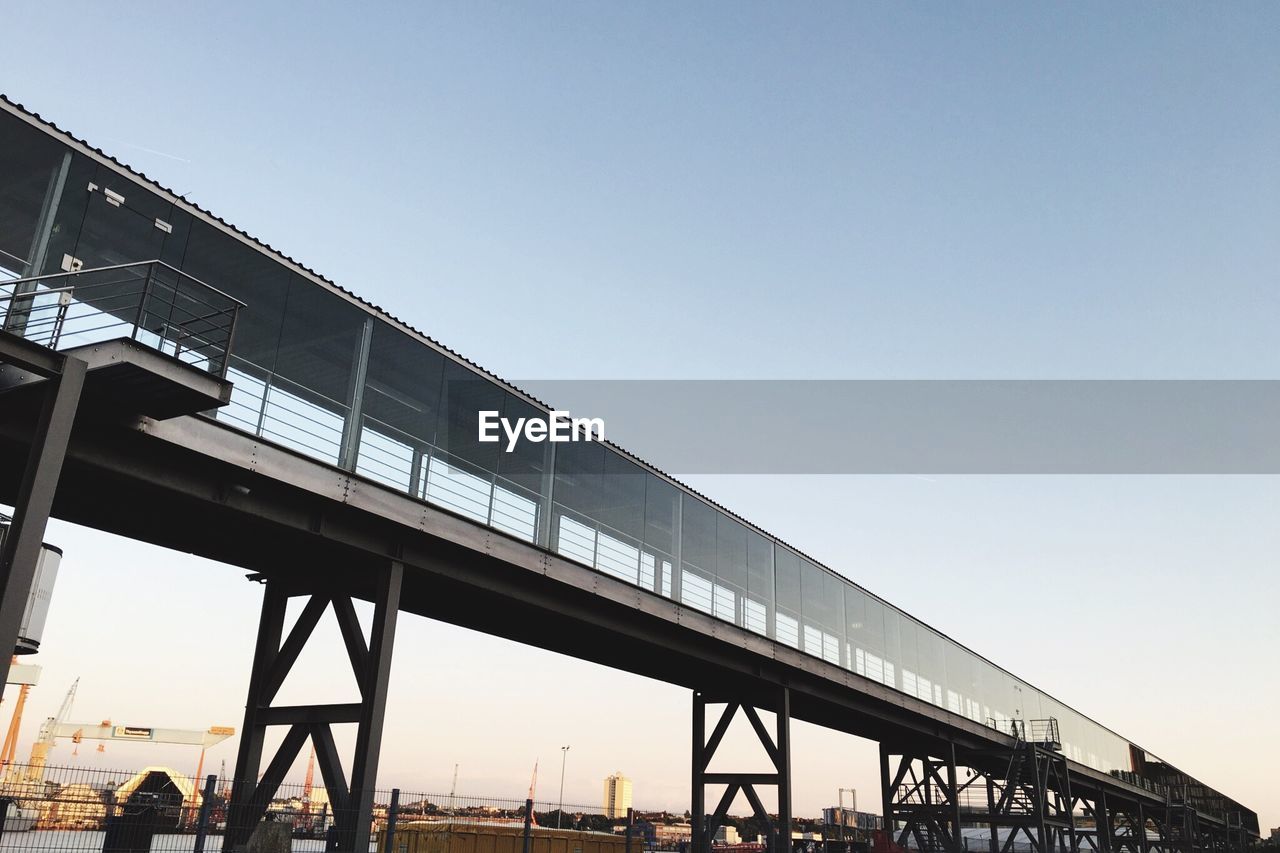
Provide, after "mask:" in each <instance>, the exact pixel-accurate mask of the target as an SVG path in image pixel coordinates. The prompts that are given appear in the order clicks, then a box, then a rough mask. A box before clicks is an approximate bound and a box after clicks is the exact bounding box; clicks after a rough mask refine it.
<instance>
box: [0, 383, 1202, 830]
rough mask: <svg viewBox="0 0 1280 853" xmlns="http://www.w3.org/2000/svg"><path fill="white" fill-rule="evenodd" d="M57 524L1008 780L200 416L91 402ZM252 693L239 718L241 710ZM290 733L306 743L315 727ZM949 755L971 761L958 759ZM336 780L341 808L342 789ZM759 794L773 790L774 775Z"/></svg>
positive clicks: (1090, 773)
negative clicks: (390, 605)
mask: <svg viewBox="0 0 1280 853" xmlns="http://www.w3.org/2000/svg"><path fill="white" fill-rule="evenodd" d="M37 399H38V395H37ZM38 411H39V410H38V406H37V407H35V408H32V409H27V408H26V407H24V406H20V405H7V406H4V407H0V501H3V502H6V503H13V502H14V501H15V500H16V498H17V496H18V494H19V490H20V487H21V484H22V482H23V476H24V471H25V470H26V460H27V457H28V453H27V451H28V449H29V443H30V440H31V437H32V434H33V428H34V426H33V425H34V424H36V423H37V419H36V416H37V415H38ZM52 513H53V515H54V516H55V517H57V518H61V519H64V520H67V521H71V522H74V523H77V524H82V525H85V526H88V527H93V528H97V529H100V530H104V531H107V532H110V533H114V534H118V535H122V536H126V537H129V538H132V539H137V540H140V541H144V542H149V543H153V544H156V545H160V546H164V547H167V548H172V549H175V550H179V551H184V552H191V553H194V554H198V555H200V556H202V557H206V558H209V559H212V560H216V561H219V562H223V563H229V564H233V565H236V566H240V567H243V568H244V569H247V570H249V571H251V572H255V573H259V574H261V575H262V576H264V577H265V578H266V579H268V581H269V587H270V589H272V590H274V592H273V593H272V594H273V595H276V596H290V595H306V596H312V597H315V600H316V601H326V602H335V604H334V606H335V607H344V605H340V604H338V603H337V602H340V601H343V600H345V599H349V598H358V599H362V600H366V601H373V602H377V603H384V604H385V603H386V602H387V601H388V598H387V596H388V593H387V586H386V584H387V580H386V579H387V577H388V572H394V573H396V575H397V577H398V578H399V580H400V587H399V590H398V603H399V609H401V610H404V611H408V612H411V613H416V614H419V615H423V616H427V617H430V618H433V619H439V620H442V621H446V622H452V623H456V624H459V625H463V626H466V627H468V628H472V629H476V630H480V631H484V632H487V633H490V634H494V635H497V636H501V637H506V638H509V639H512V640H516V641H519V642H523V643H528V644H530V645H534V646H539V647H542V648H546V649H550V650H552V651H556V652H561V653H564V654H568V655H572V656H574V657H577V658H581V659H584V660H589V661H594V662H598V663H601V664H604V665H607V666H609V667H613V668H616V669H622V670H626V671H630V672H633V673H637V674H640V675H644V676H648V677H651V678H655V679H659V680H661V681H665V682H669V683H672V684H677V685H682V686H684V687H687V688H690V689H692V690H695V691H698V692H699V693H701V694H703V695H707V696H715V697H717V699H716V701H724V702H733V703H738V704H739V705H740V706H742V707H757V708H765V709H769V708H774V707H777V704H778V702H779V698H778V697H779V696H780V695H783V693H782V692H781V691H784V690H785V695H786V697H787V702H788V704H789V711H790V714H789V717H794V718H796V719H801V720H805V721H808V722H812V723H816V724H818V725H822V726H825V727H829V728H833V729H837V730H840V731H844V732H848V733H850V734H854V735H858V736H861V737H866V738H870V739H873V740H876V741H879V742H881V743H882V744H886V745H887V748H889V749H891V750H894V752H893V753H892V754H894V755H909V756H912V758H913V759H920V758H925V759H928V758H930V757H932V758H935V759H936V758H938V757H942V758H944V759H946V760H947V761H949V762H952V765H953V766H952V767H950V768H949V769H948V768H944V769H943V770H939V768H938V767H937V766H936V765H935V766H932V768H931V769H930V768H928V767H924V765H921V766H922V767H923V768H924V769H923V770H922V772H924V773H925V776H926V778H928V779H931V780H932V783H935V784H938V785H940V786H942V787H943V788H948V789H955V788H956V786H957V785H959V784H960V783H961V781H962V780H960V779H959V778H958V777H957V778H951V777H952V776H954V773H955V772H956V771H955V769H954V768H955V767H956V766H970V767H973V768H975V769H978V770H981V771H982V773H984V774H986V775H985V776H984V779H987V780H988V782H989V784H991V785H997V786H998V785H1001V784H1006V783H1007V782H1008V780H1009V778H1010V776H1009V775H1008V774H1009V771H1008V768H1007V763H1006V764H1005V765H1003V766H1002V765H1000V762H999V760H997V759H995V758H991V757H990V756H992V755H996V754H999V753H1000V751H1001V750H1003V751H1004V754H1005V755H1006V756H1007V754H1008V753H1009V750H1010V749H1011V748H1012V747H1013V745H1014V743H1015V742H1014V739H1013V738H1010V737H1008V736H1006V735H1004V734H1001V733H999V732H996V731H994V730H993V729H991V728H988V727H987V726H984V725H982V724H980V723H977V722H974V721H972V720H969V719H967V718H965V717H962V716H959V715H955V714H951V713H949V712H947V711H945V710H943V709H940V708H937V707H935V706H933V705H931V704H929V703H926V702H922V701H920V700H917V699H914V698H912V697H909V696H906V695H903V694H902V693H899V692H897V691H895V690H892V689H890V688H888V687H885V686H883V685H879V684H875V683H872V682H870V681H868V680H866V679H864V678H862V677H860V676H858V675H856V674H855V673H852V672H849V671H847V670H845V669H843V668H841V667H838V666H834V665H832V664H829V663H826V662H824V661H822V660H818V659H816V658H813V657H810V656H808V655H804V654H802V653H801V652H799V651H797V650H794V649H791V648H788V647H786V646H781V645H779V644H777V643H775V642H773V641H771V640H769V639H768V638H765V637H759V636H755V635H752V634H747V633H745V632H743V631H742V630H740V629H738V628H736V627H734V626H732V625H726V624H724V623H723V622H720V621H718V620H715V619H713V618H712V617H710V616H707V615H705V614H702V613H700V612H697V611H694V610H691V609H689V608H686V607H683V606H682V605H680V604H678V603H676V602H673V601H669V600H666V599H662V598H659V597H657V596H654V595H651V594H649V593H646V592H643V591H641V590H638V589H636V588H634V587H632V586H630V585H628V584H625V583H623V582H622V581H618V580H614V579H612V578H609V577H607V576H604V575H601V574H600V573H598V572H595V571H592V570H591V569H588V568H586V567H585V566H581V565H578V564H576V563H573V562H571V561H568V560H565V559H562V558H560V557H558V556H556V555H554V554H550V553H548V552H546V551H543V550H541V549H539V548H536V547H534V546H532V545H529V544H526V543H523V542H519V541H515V540H512V539H509V538H507V537H505V536H502V535H501V534H498V533H495V532H493V531H491V530H489V529H486V528H484V527H482V526H480V525H477V524H474V523H472V522H469V521H466V520H464V519H460V518H458V517H456V516H453V515H451V514H449V513H447V512H444V511H442V510H438V509H435V508H433V507H431V506H428V505H425V504H423V503H421V502H419V501H417V500H414V499H411V498H409V497H407V496H404V495H401V494H399V493H396V492H393V491H391V490H388V489H385V488H382V487H380V486H377V485H373V484H370V483H368V482H366V481H363V480H361V479H359V478H356V477H354V476H352V475H350V474H347V473H345V472H343V471H341V470H339V469H337V468H334V467H332V466H329V465H326V464H322V463H319V462H315V461H312V460H309V459H307V458H305V457H302V456H299V455H297V454H294V453H291V452H288V451H285V450H282V449H280V448H277V447H274V446H271V445H268V444H264V443H262V442H260V441H258V440H256V439H254V438H252V437H249V436H246V435H244V434H242V433H239V432H236V431H235V430H232V429H228V428H226V427H224V426H221V425H219V424H217V423H214V422H212V421H209V420H206V419H203V418H199V417H178V418H173V419H171V420H165V421H158V420H153V419H149V418H141V417H132V416H124V415H122V414H120V413H119V411H118V410H117V409H114V408H112V407H110V406H105V405H100V406H99V405H94V404H93V401H92V400H88V399H86V400H85V401H84V404H83V405H82V406H81V407H80V410H79V413H78V416H77V420H76V425H75V429H74V430H73V432H72V435H71V438H70V441H69V445H68V450H67V455H66V461H65V464H64V466H63V468H62V471H61V480H60V482H59V486H58V490H57V496H56V499H55V500H54V503H53V510H52ZM401 567H402V568H401ZM316 606H321V605H318V604H317V605H316ZM265 614H266V611H265V610H264V619H265V618H266V616H265ZM304 639H305V638H304ZM369 648H370V649H371V648H372V640H371V641H370V646H369ZM274 651H275V650H271V652H272V653H274ZM353 663H355V659H354V658H353ZM264 665H265V664H264ZM255 667H257V664H255ZM383 670H385V667H383ZM384 674H385V672H384ZM370 677H377V676H376V674H375V676H370ZM250 698H251V702H250V704H251V705H253V703H254V702H255V701H256V699H255V697H254V696H252V695H251V697H250ZM259 698H260V697H259ZM362 701H363V702H364V705H363V706H362V707H367V706H368V705H369V701H370V700H369V699H368V697H366V699H365V700H362ZM372 701H373V702H374V703H376V702H377V701H378V700H377V699H376V697H374V699H373V700H372ZM255 707H256V706H255ZM378 713H379V714H380V711H379V712H378ZM280 722H290V721H287V720H284V719H283V718H281V720H280ZM291 724H293V723H292V722H291ZM297 725H305V726H309V727H310V728H308V729H307V731H308V732H312V731H319V728H317V726H318V723H315V722H314V721H312V722H307V721H306V720H302V721H301V722H298V723H297ZM371 725H372V724H371ZM377 726H380V717H379V719H378V721H377ZM375 728H376V727H375ZM301 736H302V735H298V736H297V737H295V738H294V740H298V739H299V738H300V737H301ZM320 737H321V739H323V733H321V736H320ZM373 742H374V743H375V744H376V739H375V740H374V741H373ZM290 744H292V741H290ZM783 746H784V744H775V748H776V749H781V748H783ZM956 755H963V756H965V757H966V759H965V760H966V762H968V763H967V764H961V765H954V761H955V756H956ZM983 756H987V757H986V758H984V757H983ZM249 757H250V758H253V756H249ZM282 760H283V759H282ZM252 763H253V762H252V761H251V762H250V764H252ZM374 768H375V769H376V764H375V765H374ZM1033 769H1034V768H1033ZM1042 769H1043V768H1042ZM360 772H364V771H360ZM1037 772H1039V771H1037ZM1052 772H1053V773H1055V774H1059V775H1061V776H1062V777H1064V778H1065V777H1068V776H1069V783H1070V785H1069V791H1067V793H1066V795H1065V796H1067V797H1068V798H1071V797H1074V798H1077V799H1076V800H1074V801H1073V800H1071V799H1068V800H1066V802H1068V803H1072V802H1074V803H1076V804H1079V802H1080V800H1079V798H1085V800H1086V801H1087V802H1088V803H1093V802H1094V801H1095V800H1096V799H1099V798H1102V797H1104V796H1105V797H1106V798H1107V801H1108V802H1111V801H1114V802H1115V803H1117V804H1121V805H1124V807H1125V808H1128V807H1129V805H1128V804H1131V805H1132V810H1133V811H1135V813H1136V810H1137V809H1138V808H1139V807H1142V808H1145V809H1148V810H1149V811H1148V812H1146V813H1144V814H1142V815H1141V817H1140V818H1139V819H1142V820H1145V821H1147V822H1148V825H1150V824H1151V822H1153V821H1155V820H1156V818H1153V817H1152V815H1151V811H1150V810H1160V813H1161V817H1160V818H1159V820H1162V821H1164V825H1165V826H1166V829H1165V830H1162V833H1163V835H1165V836H1168V837H1169V838H1176V839H1178V840H1177V841H1168V842H1167V845H1174V846H1169V847H1168V849H1169V850H1174V849H1189V847H1188V845H1186V844H1185V843H1184V839H1185V838H1186V837H1187V833H1188V832H1194V833H1197V835H1196V836H1195V837H1196V838H1200V837H1201V835H1203V833H1204V832H1206V831H1210V830H1212V831H1213V832H1219V833H1220V834H1222V835H1223V836H1224V837H1225V835H1226V833H1227V827H1225V826H1221V825H1215V824H1214V822H1213V821H1211V820H1209V818H1208V817H1207V816H1204V815H1198V816H1197V818H1196V827H1195V828H1194V829H1186V828H1185V827H1186V825H1187V824H1186V821H1185V820H1184V821H1183V822H1182V824H1180V825H1181V826H1183V827H1184V829H1182V830H1176V829H1174V828H1171V827H1172V826H1173V823H1174V819H1173V818H1170V817H1168V816H1167V815H1166V813H1165V811H1163V810H1165V808H1166V804H1165V802H1164V801H1163V799H1161V798H1158V797H1157V796H1156V795H1155V794H1153V793H1152V792H1150V791H1146V790H1144V789H1142V788H1139V787H1136V786H1134V785H1130V784H1128V783H1126V782H1124V781H1122V780H1119V779H1116V778H1114V777H1112V776H1110V775H1108V774H1104V773H1101V772H1099V771H1095V770H1092V769H1090V768H1087V767H1083V766H1081V765H1078V764H1074V763H1072V764H1068V763H1067V762H1066V761H1065V760H1064V759H1062V758H1061V756H1057V758H1056V759H1055V760H1054V766H1053V768H1052ZM949 774H950V775H949ZM1002 774H1003V775H1002ZM1001 780H1004V781H1001ZM350 781H351V783H352V784H353V792H352V793H353V795H354V793H355V792H354V783H355V782H356V781H357V780H355V779H352V780H350ZM739 781H745V783H747V784H750V783H752V781H753V780H751V779H746V780H739ZM756 781H760V780H756ZM888 781H892V780H888ZM903 781H906V777H904V780H903ZM769 784H775V785H780V786H781V788H782V789H785V788H786V786H787V785H789V780H788V779H781V781H779V779H774V780H773V781H772V782H770V783H769ZM1042 787H1043V786H1040V787H1038V788H1036V791H1037V792H1040V791H1041V788H1042ZM886 790H887V788H886ZM1041 796H1043V794H1041ZM908 805H909V804H908ZM928 805H929V807H930V809H932V811H931V812H930V813H929V814H925V812H923V811H919V810H917V812H915V813H913V815H911V816H906V815H905V813H903V814H904V818H903V819H904V820H908V821H913V822H914V824H915V825H917V826H919V827H921V828H920V829H919V830H918V831H919V832H920V833H921V835H920V837H921V838H925V837H928V838H937V839H941V840H942V841H943V843H944V844H954V843H955V839H956V835H955V826H956V816H955V813H954V810H952V811H950V812H945V811H939V810H938V809H934V808H933V806H934V805H936V804H935V803H929V804H928ZM252 807H253V806H252V803H246V804H245V805H244V808H246V809H252ZM904 807H905V806H904ZM946 808H948V809H950V808H951V806H950V805H947V806H946ZM934 812H936V814H934ZM1114 813H1115V815H1117V817H1116V818H1115V820H1116V824H1115V825H1116V827H1118V828H1116V829H1115V830H1114V832H1112V831H1108V832H1106V833H1103V834H1102V835H1101V836H1097V842H1098V844H1099V847H1098V849H1099V850H1100V851H1103V850H1105V851H1110V850H1120V849H1126V845H1128V846H1130V847H1132V849H1134V850H1135V853H1148V850H1150V849H1152V848H1153V846H1154V845H1147V846H1146V847H1145V848H1144V847H1143V844H1144V843H1145V841H1140V842H1138V843H1136V844H1133V843H1131V842H1132V835H1130V836H1127V838H1128V839H1129V841H1126V840H1125V838H1126V836H1124V835H1123V834H1122V832H1121V828H1123V827H1124V826H1126V825H1127V824H1126V823H1125V815H1126V814H1127V812H1124V811H1123V810H1122V809H1121V808H1120V806H1117V807H1116V810H1115V812H1114ZM1107 814H1108V815H1110V814H1112V812H1107ZM711 817H712V818H713V819H714V813H713V814H712V816H711ZM1108 819H1109V820H1110V819H1111V818H1108ZM1045 820H1046V821H1047V822H1045V829H1044V830H1043V832H1041V828H1040V824H1041V822H1042V821H1040V820H1039V817H1037V822H1036V825H1035V826H1034V827H1032V831H1033V832H1039V833H1040V835H1039V836H1038V837H1041V838H1047V837H1049V834H1052V833H1050V829H1053V828H1056V827H1057V824H1054V823H1053V821H1052V819H1050V818H1048V817H1046V818H1045ZM1070 829H1071V828H1070V827H1067V831H1069V830H1070ZM912 831H913V832H916V831H917V830H914V829H913V830H912ZM1055 831H1056V829H1055ZM1178 833H1181V834H1178ZM1052 837H1053V839H1060V838H1065V837H1069V836H1068V835H1064V834H1063V833H1061V832H1058V833H1057V834H1053V835H1052ZM1043 843H1044V844H1048V843H1050V842H1043ZM1051 843H1053V844H1057V843H1058V842H1057V841H1056V840H1055V841H1052V842H1051ZM1167 845H1166V844H1165V843H1163V842H1162V844H1161V845H1160V846H1161V847H1162V849H1163V848H1164V847H1166V846H1167ZM1196 846H1204V844H1203V843H1200V844H1198V845H1196ZM1044 849H1046V850H1048V849H1049V847H1048V846H1046V847H1045V848H1044ZM995 853H999V851H995Z"/></svg>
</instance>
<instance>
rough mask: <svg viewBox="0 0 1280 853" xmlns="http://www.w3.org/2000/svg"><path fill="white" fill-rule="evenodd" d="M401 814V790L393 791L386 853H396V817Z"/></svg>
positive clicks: (388, 810) (388, 815)
mask: <svg viewBox="0 0 1280 853" xmlns="http://www.w3.org/2000/svg"><path fill="white" fill-rule="evenodd" d="M399 814H400V789H399V788H392V789H391V806H390V807H389V808H388V809H387V843H386V845H385V846H384V848H383V849H384V850H386V853H396V817H397V816H398V815H399Z"/></svg>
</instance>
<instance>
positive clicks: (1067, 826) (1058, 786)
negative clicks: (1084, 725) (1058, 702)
mask: <svg viewBox="0 0 1280 853" xmlns="http://www.w3.org/2000/svg"><path fill="white" fill-rule="evenodd" d="M939 752H943V753H945V754H944V755H938V753H939ZM895 761H896V763H895ZM880 776H881V785H882V795H883V798H884V803H883V806H884V814H885V829H886V830H887V831H889V833H890V835H891V839H892V840H893V841H894V842H895V843H896V844H897V845H899V846H901V847H911V848H914V849H917V850H926V851H946V853H954V851H962V850H964V849H965V847H966V845H965V840H964V836H963V833H962V831H961V827H962V826H963V825H972V826H982V827H986V828H987V830H988V832H989V841H988V844H989V848H990V851H991V853H1012V851H1013V850H1014V849H1015V847H1016V848H1017V849H1026V848H1027V847H1028V846H1029V847H1030V848H1031V850H1032V851H1034V853H1074V851H1076V850H1077V849H1078V847H1077V843H1078V841H1077V838H1076V828H1075V820H1074V817H1073V812H1074V809H1075V807H1076V806H1077V805H1078V804H1079V802H1080V801H1079V799H1078V798H1073V797H1072V795H1071V781H1070V778H1069V776H1068V770H1067V762H1066V759H1065V758H1064V757H1063V756H1062V755H1061V754H1060V753H1058V752H1057V751H1055V750H1053V749H1051V748H1048V747H1046V746H1043V745H1041V744H1037V743H1029V742H1025V741H1023V742H1019V743H1017V744H1016V745H1014V746H1012V747H1010V748H1008V749H1004V750H984V751H981V752H971V753H961V754H959V755H957V752H956V750H955V749H954V747H950V746H937V745H933V746H929V747H919V748H916V749H910V748H907V749H902V748H898V749H894V748H893V747H892V746H891V745H889V744H883V743H882V744H881V747H880ZM1089 808H1090V810H1091V811H1096V810H1098V808H1099V807H1098V805H1097V803H1090V805H1089ZM1102 813H1103V814H1105V806H1104V807H1103V809H1102ZM1105 822H1106V821H1105V820H1104V823H1105ZM1109 841H1110V839H1109V838H1104V839H1103V841H1102V842H1101V843H1103V844H1106V845H1107V846H1106V847H1101V848H1095V849H1097V850H1098V851H1099V853H1103V851H1107V853H1109V851H1110V844H1109ZM969 846H970V847H972V844H970V845H969ZM1086 846H1087V844H1086ZM1143 853H1145V851H1143Z"/></svg>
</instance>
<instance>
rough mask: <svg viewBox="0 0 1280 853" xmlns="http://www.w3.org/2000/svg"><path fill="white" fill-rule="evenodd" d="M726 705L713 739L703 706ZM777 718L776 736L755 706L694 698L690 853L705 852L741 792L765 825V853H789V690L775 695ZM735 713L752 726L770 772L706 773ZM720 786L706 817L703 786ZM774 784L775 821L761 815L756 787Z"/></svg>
mask: <svg viewBox="0 0 1280 853" xmlns="http://www.w3.org/2000/svg"><path fill="white" fill-rule="evenodd" d="M708 705H724V709H723V710H722V711H721V713H720V717H719V719H718V721H717V722H716V724H715V726H714V728H712V730H711V736H710V737H709V738H708V737H707V734H706V723H707V706H708ZM765 710H772V711H774V713H775V714H776V716H777V722H776V724H775V727H774V734H772V735H771V734H770V733H769V729H768V728H767V727H766V726H765V725H764V723H763V721H761V719H760V714H759V712H758V711H757V710H756V708H755V706H753V705H749V704H746V703H744V702H733V701H724V700H715V699H712V698H709V697H708V696H706V695H705V694H703V693H700V692H697V691H695V692H694V694H693V780H692V782H693V784H692V792H693V809H692V810H691V811H690V815H691V816H692V817H691V821H690V823H691V827H690V834H691V836H692V853H709V851H710V850H711V842H712V840H713V839H714V838H715V836H716V832H717V831H718V830H719V829H720V827H721V826H723V825H724V821H725V818H726V817H727V816H728V813H729V809H730V807H731V806H732V805H733V801H734V799H735V798H737V796H738V793H739V792H741V793H742V794H744V795H745V796H746V798H747V802H748V803H750V804H751V810H752V812H753V813H754V814H755V817H756V819H757V820H759V821H760V822H761V823H762V824H763V825H764V826H765V827H766V836H767V838H768V842H767V847H766V849H767V850H769V851H771V853H787V851H789V850H790V846H791V691H790V690H789V689H787V688H785V687H784V688H782V689H781V690H779V691H778V697H777V702H776V703H775V706H774V707H773V708H770V709H765ZM738 711H742V713H743V715H744V716H745V717H746V718H747V721H748V722H749V723H750V724H751V728H752V729H753V730H755V733H756V737H757V738H759V739H760V745H761V746H763V747H764V750H765V752H766V753H767V754H768V756H769V761H770V762H771V763H772V764H773V772H772V773H712V772H710V771H709V770H708V768H709V767H710V766H711V760H712V759H713V758H714V757H715V754H716V750H717V749H718V748H719V747H720V742H721V741H722V740H723V739H724V736H725V734H726V733H727V732H728V731H729V725H730V723H732V722H733V720H734V717H735V716H736V715H737V713H738ZM708 785H724V786H725V788H724V793H723V794H722V795H721V797H720V800H719V802H718V803H717V804H716V807H715V810H714V811H713V812H712V813H711V814H710V815H708V814H707V813H706V807H707V802H706V798H707V786H708ZM762 785H763V786H773V787H774V788H775V789H776V790H777V794H778V815H777V819H776V820H774V819H773V818H772V817H770V815H769V813H768V812H767V811H765V808H764V804H763V803H762V802H761V800H760V795H759V793H757V791H756V788H757V787H759V786H762Z"/></svg>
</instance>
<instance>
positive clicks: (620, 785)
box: [604, 773, 631, 820]
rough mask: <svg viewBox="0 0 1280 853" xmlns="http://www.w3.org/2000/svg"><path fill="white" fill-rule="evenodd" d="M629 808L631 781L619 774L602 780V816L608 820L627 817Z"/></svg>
mask: <svg viewBox="0 0 1280 853" xmlns="http://www.w3.org/2000/svg"><path fill="white" fill-rule="evenodd" d="M629 808H631V780H630V779H628V778H627V777H626V776H623V775H622V774H621V773H614V774H613V775H612V776H607V777H605V780H604V814H605V817H607V818H609V819H610V820H620V819H622V818H624V817H626V816H627V809H629Z"/></svg>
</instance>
